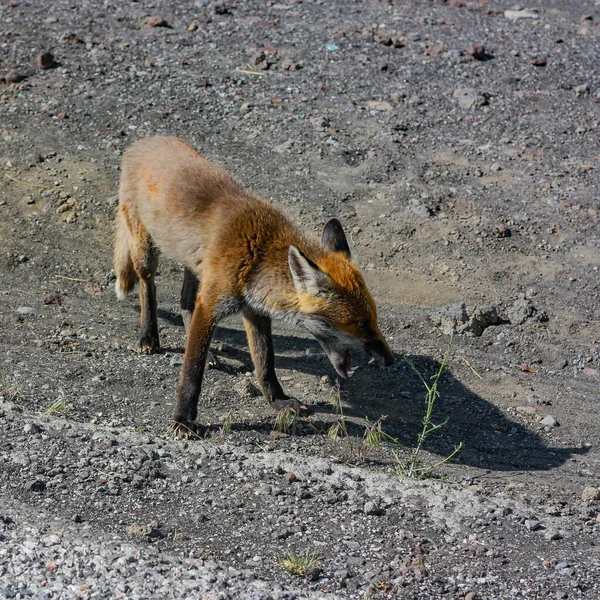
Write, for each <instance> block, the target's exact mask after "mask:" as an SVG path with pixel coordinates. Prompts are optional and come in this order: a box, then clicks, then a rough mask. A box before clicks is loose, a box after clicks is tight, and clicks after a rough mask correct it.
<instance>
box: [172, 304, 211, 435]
mask: <svg viewBox="0 0 600 600" xmlns="http://www.w3.org/2000/svg"><path fill="white" fill-rule="evenodd" d="M216 324H217V319H216V317H215V304H214V302H207V301H206V299H205V298H203V294H202V292H200V295H199V296H198V299H197V300H196V306H195V308H194V312H193V315H192V319H191V322H190V328H189V332H188V338H187V343H186V346H185V354H184V356H183V366H182V368H181V378H180V381H179V390H178V392H177V403H176V405H175V414H174V416H173V425H172V433H173V434H174V435H177V436H180V437H189V435H190V434H194V433H196V426H195V425H194V421H195V420H196V417H197V415H198V399H199V398H200V391H201V389H202V377H203V376H204V365H205V363H206V357H207V355H208V349H209V346H210V340H211V338H212V336H213V333H214V331H215V327H216Z"/></svg>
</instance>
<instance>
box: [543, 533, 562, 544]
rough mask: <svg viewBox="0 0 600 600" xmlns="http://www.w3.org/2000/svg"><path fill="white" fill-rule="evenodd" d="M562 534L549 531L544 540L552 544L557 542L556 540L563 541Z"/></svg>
mask: <svg viewBox="0 0 600 600" xmlns="http://www.w3.org/2000/svg"><path fill="white" fill-rule="evenodd" d="M562 537H563V536H562V533H559V532H558V531H551V530H548V531H546V533H545V534H544V539H545V540H548V541H550V542H552V541H555V540H561V539H562Z"/></svg>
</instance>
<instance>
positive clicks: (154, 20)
mask: <svg viewBox="0 0 600 600" xmlns="http://www.w3.org/2000/svg"><path fill="white" fill-rule="evenodd" d="M142 27H145V28H150V27H169V24H168V23H167V21H166V20H165V19H163V17H159V16H157V15H153V16H151V17H146V18H145V19H144V20H143V21H142Z"/></svg>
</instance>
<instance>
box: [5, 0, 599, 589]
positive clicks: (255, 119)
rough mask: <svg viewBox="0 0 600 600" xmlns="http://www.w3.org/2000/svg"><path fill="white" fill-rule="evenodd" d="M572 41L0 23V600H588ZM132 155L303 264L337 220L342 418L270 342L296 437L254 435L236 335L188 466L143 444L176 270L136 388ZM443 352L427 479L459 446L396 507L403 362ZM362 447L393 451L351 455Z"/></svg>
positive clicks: (220, 9)
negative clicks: (377, 433) (125, 201)
mask: <svg viewBox="0 0 600 600" xmlns="http://www.w3.org/2000/svg"><path fill="white" fill-rule="evenodd" d="M599 23H600V12H599V11H598V6H597V3H596V4H594V3H589V2H582V1H580V0H575V1H572V2H558V1H554V2H553V1H548V2H541V3H538V4H535V5H527V6H525V5H522V6H520V7H516V6H515V5H514V4H513V3H512V2H508V1H499V2H479V1H476V2H472V1H467V0H465V1H456V0H448V1H446V2H444V1H442V0H423V1H420V2H408V1H406V0H394V1H391V2H383V1H381V2H380V1H375V0H373V1H364V2H359V1H343V2H334V1H328V2H323V1H321V0H316V1H312V0H302V1H300V0H294V1H292V0H281V1H277V0H274V1H272V0H269V1H268V2H265V1H264V0H263V1H261V2H258V1H255V0H248V1H241V0H240V1H235V0H225V1H214V2H209V1H208V0H197V1H192V0H185V1H183V2H166V1H160V0H154V1H145V0H144V1H139V2H113V3H104V2H98V1H94V2H91V1H84V0H81V1H77V2H72V1H71V2H66V1H62V0H56V1H52V2H50V1H49V0H41V1H36V2H30V1H26V0H14V1H12V0H11V1H10V2H8V1H6V2H3V3H2V5H1V6H0V42H1V43H0V242H1V244H0V598H3V597H5V598H36V599H38V598H39V599H42V598H76V597H80V598H161V599H162V598H184V597H185V598H198V599H201V598H211V599H221V598H222V599H226V598H232V599H233V598H256V599H258V598H265V599H266V598H282V599H283V598H289V599H292V598H320V597H327V598H335V597H341V598H373V599H377V598H382V599H383V598H403V599H415V598H464V599H468V600H475V599H476V598H479V599H482V600H483V599H484V598H490V599H491V598H507V599H508V598H544V599H546V598H581V599H588V598H589V599H593V598H597V597H598V596H599V594H600V583H599V582H600V550H599V548H600V516H599V515H600V492H599V491H598V490H599V488H600V475H599V473H600V453H599V451H598V439H599V437H600V420H599V417H598V415H599V413H600V404H599V400H598V381H599V380H598V378H599V377H600V347H599V345H600V327H599V323H600V321H599V320H598V305H599V289H598V267H599V266H600V258H599V256H600V254H599V237H598V210H599V207H598V197H599V191H600V185H599V183H598V169H599V167H600V158H599V157H600V142H599V136H598V128H599V125H600V112H599V106H600V71H599V70H598V68H597V63H598V47H599V33H600V27H599ZM154 134H167V135H178V136H180V137H182V138H184V139H185V140H186V141H188V142H189V143H190V144H191V145H192V146H194V147H195V148H197V149H198V150H199V151H200V152H201V153H202V154H204V155H205V156H207V157H208V158H210V159H211V160H213V161H214V162H216V163H218V164H220V165H222V166H223V167H225V168H227V169H228V170H229V171H231V172H232V173H233V174H234V175H235V176H236V177H237V178H238V179H239V180H240V181H241V182H242V183H243V184H244V185H246V186H247V187H248V188H250V189H251V190H252V191H254V192H256V193H258V194H262V195H263V196H265V197H267V198H270V199H272V200H273V201H274V202H275V203H277V204H278V206H280V207H281V208H282V209H283V210H284V211H285V212H286V213H288V214H289V215H290V217H291V218H293V219H294V220H295V221H297V222H298V223H299V224H301V225H302V226H303V227H304V228H305V229H306V230H307V231H310V232H314V234H315V236H318V235H319V232H320V230H321V228H322V226H323V224H324V223H325V222H326V221H327V220H328V219H329V218H330V217H332V216H335V217H337V218H339V219H340V220H341V221H342V223H343V225H344V227H345V229H346V232H347V234H348V237H349V240H350V242H351V246H352V251H353V253H354V256H355V257H356V260H357V261H358V263H359V265H360V266H361V268H362V269H363V272H364V274H365V278H366V280H367V282H368V285H369V287H370V289H371V291H372V294H373V296H374V298H375V300H376V302H377V305H378V309H379V313H380V317H379V320H380V324H381V326H382V331H383V332H384V334H385V335H386V337H387V338H388V339H389V340H390V343H391V346H392V348H393V350H394V353H395V354H396V356H397V359H398V360H397V361H396V364H395V365H394V366H393V367H391V368H389V369H387V370H385V371H384V370H380V369H378V368H376V367H373V366H370V365H367V358H366V357H361V356H356V357H355V364H356V365H358V367H359V368H358V370H357V372H356V375H354V377H353V378H352V379H351V380H350V381H349V382H345V383H343V384H342V386H341V388H338V387H337V385H336V382H335V378H334V371H333V369H332V367H331V366H330V365H329V363H328V362H327V360H326V358H325V356H324V355H323V353H322V352H321V350H320V348H319V346H318V345H317V344H316V342H315V341H314V340H312V339H310V338H308V337H307V336H306V334H305V333H304V332H302V331H299V330H292V329H288V328H286V327H282V326H280V325H277V326H276V329H275V336H274V337H275V347H276V353H277V358H276V364H277V368H278V372H279V375H280V377H281V379H282V383H283V385H284V387H285V388H286V390H288V391H289V392H290V394H292V395H293V396H295V397H297V398H298V399H299V400H301V401H303V402H305V403H307V404H311V405H312V407H313V409H314V410H313V414H312V415H311V416H310V421H307V420H301V421H300V422H299V424H298V428H297V430H296V432H295V433H294V434H293V435H288V434H282V433H280V432H278V431H275V430H274V416H273V415H272V414H271V413H270V412H269V410H268V407H267V406H266V402H265V401H264V400H263V399H262V398H261V397H260V396H258V397H257V396H256V393H255V387H254V379H253V376H252V373H251V369H252V366H251V361H250V358H249V354H248V348H247V344H246V340H245V336H244V334H243V327H242V325H241V320H240V319H239V318H232V319H229V320H227V321H226V322H225V323H223V324H222V327H220V328H219V329H218V331H217V334H216V336H215V340H214V348H213V349H214V351H215V352H216V354H217V356H218V358H219V361H220V362H221V365H222V368H220V369H218V370H215V369H211V370H209V371H208V372H207V374H206V378H205V386H204V390H203V398H202V402H201V411H200V421H201V422H202V423H203V424H205V425H209V426H210V427H209V435H208V436H207V438H206V439H200V440H194V441H190V442H184V441H178V440H174V439H172V438H170V437H169V435H168V434H167V431H166V429H167V425H168V422H169V417H170V415H171V413H172V410H173V402H174V396H175V390H176V387H177V381H178V375H179V369H180V365H181V358H182V353H183V348H184V345H185V335H184V330H183V326H182V321H181V318H180V316H179V314H178V313H179V309H178V306H179V300H178V294H179V290H180V287H181V278H182V270H181V267H180V266H179V265H177V264H175V263H173V262H171V261H169V260H166V259H165V260H162V262H161V266H160V273H159V277H158V290H159V291H158V293H159V305H160V310H159V321H160V336H161V344H162V348H163V351H162V353H161V354H158V355H153V356H140V355H138V354H136V353H135V352H132V351H131V350H130V348H131V347H135V345H136V341H137V336H138V330H137V327H138V313H139V305H138V301H137V298H136V297H135V295H133V296H132V298H131V299H130V300H128V301H126V302H124V303H117V301H116V299H115V298H114V292H113V283H114V274H113V273H112V269H111V267H112V265H111V254H112V235H113V229H112V228H113V216H114V208H115V206H116V202H117V196H116V194H117V182H118V176H119V167H120V161H121V156H122V153H123V151H124V150H125V149H126V148H127V147H128V146H129V145H130V144H131V143H132V142H133V141H135V140H136V139H139V138H141V137H145V136H149V135H154ZM452 333H454V340H453V345H452V349H451V357H450V361H449V364H448V368H447V370H446V372H445V373H444V375H443V376H442V378H441V379H440V382H439V390H440V394H441V395H440V398H439V400H438V402H437V405H436V408H435V412H434V422H435V423H439V422H442V421H443V420H444V419H445V418H446V417H448V423H447V425H446V426H445V427H443V428H442V429H440V430H439V431H438V432H436V435H434V436H432V437H431V438H430V439H428V440H427V442H426V444H425V452H424V455H423V460H425V461H431V462H432V463H435V462H437V461H439V460H442V459H443V458H444V457H445V456H447V455H448V454H449V453H450V452H451V451H452V450H453V448H454V447H455V446H456V445H457V444H459V443H461V442H462V444H463V447H462V449H461V451H460V453H459V454H458V455H457V456H456V457H455V458H454V459H453V461H452V462H451V463H449V464H446V465H444V466H443V467H441V468H440V469H438V470H437V471H436V473H437V474H438V475H439V476H440V477H439V478H437V479H433V478H432V479H427V480H425V481H414V480H411V479H407V478H403V477H401V476H399V475H398V474H397V466H398V464H397V460H398V459H397V458H396V457H398V458H399V459H400V460H403V459H404V458H405V457H406V455H407V453H408V452H410V449H412V448H414V447H415V444H416V439H417V435H418V433H419V431H420V430H421V426H422V418H423V410H424V407H423V398H424V387H423V385H422V382H421V381H420V379H419V377H418V375H417V374H415V373H414V371H413V370H412V369H411V367H410V366H409V364H408V363H407V362H405V361H404V360H402V357H403V355H404V356H407V357H408V358H409V359H410V360H411V361H412V363H413V364H415V365H416V367H417V368H418V370H419V371H420V372H421V373H422V375H423V376H424V377H425V378H426V381H428V380H429V379H428V378H429V377H430V376H432V375H434V374H435V372H436V371H437V370H438V369H439V366H440V361H441V360H442V357H443V355H444V353H445V351H446V348H447V344H448V339H449V336H450V334H452ZM337 396H339V399H340V400H341V402H342V405H343V412H344V416H345V422H346V427H347V430H348V437H347V438H345V439H338V440H337V441H331V440H330V438H329V437H328V435H327V433H328V431H330V427H331V426H332V424H334V423H335V422H336V419H337V416H336V414H335V410H334V408H333V406H332V400H333V399H334V398H335V397H337ZM51 407H52V408H51ZM228 415H230V421H231V431H230V432H226V431H224V430H223V428H222V425H223V424H224V423H225V422H226V421H227V420H228V419H227V417H228ZM384 415H385V416H387V418H386V419H385V420H384V421H383V425H382V427H383V430H384V432H385V433H386V434H388V435H389V436H391V437H392V438H397V439H398V441H399V443H400V444H402V447H400V446H399V445H397V444H394V443H392V442H391V441H389V440H388V441H384V442H383V444H382V445H381V446H380V447H378V448H369V449H366V450H365V449H364V447H362V446H361V443H362V440H363V435H364V431H365V425H366V420H365V419H366V418H368V419H369V420H370V422H374V421H375V420H376V419H378V418H379V417H380V416H384ZM289 553H293V554H294V555H296V556H299V555H303V554H306V553H308V554H309V555H311V556H313V557H315V558H316V559H317V562H316V567H317V568H315V569H312V570H309V572H308V573H307V574H306V576H294V575H291V574H289V573H287V572H286V571H285V569H284V568H283V566H282V560H283V559H285V558H286V556H288V554H289Z"/></svg>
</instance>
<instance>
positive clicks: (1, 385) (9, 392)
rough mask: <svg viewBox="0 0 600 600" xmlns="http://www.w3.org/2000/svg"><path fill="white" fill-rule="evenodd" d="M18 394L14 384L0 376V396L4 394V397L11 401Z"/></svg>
mask: <svg viewBox="0 0 600 600" xmlns="http://www.w3.org/2000/svg"><path fill="white" fill-rule="evenodd" d="M18 395H19V389H18V388H17V386H16V385H11V384H10V383H8V381H6V380H5V379H3V378H2V377H0V396H4V399H5V400H7V401H8V402H12V401H13V400H15V399H16V397H17V396H18Z"/></svg>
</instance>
